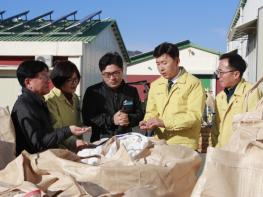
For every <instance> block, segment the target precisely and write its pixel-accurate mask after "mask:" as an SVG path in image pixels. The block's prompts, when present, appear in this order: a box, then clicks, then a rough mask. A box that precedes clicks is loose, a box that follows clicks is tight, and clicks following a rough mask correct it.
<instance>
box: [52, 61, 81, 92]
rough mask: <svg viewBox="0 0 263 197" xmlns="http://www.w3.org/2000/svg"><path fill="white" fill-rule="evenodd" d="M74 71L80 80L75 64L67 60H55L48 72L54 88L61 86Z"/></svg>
mask: <svg viewBox="0 0 263 197" xmlns="http://www.w3.org/2000/svg"><path fill="white" fill-rule="evenodd" d="M74 73H76V75H77V77H78V80H80V73H79V70H78V68H77V66H76V65H75V64H74V63H72V62H71V61H68V60H61V61H56V62H55V64H54V68H53V70H52V71H51V73H50V79H51V81H52V83H53V85H54V86H55V87H56V88H61V87H62V86H63V85H64V83H65V82H66V81H67V80H68V79H70V78H71V77H72V75H73V74H74Z"/></svg>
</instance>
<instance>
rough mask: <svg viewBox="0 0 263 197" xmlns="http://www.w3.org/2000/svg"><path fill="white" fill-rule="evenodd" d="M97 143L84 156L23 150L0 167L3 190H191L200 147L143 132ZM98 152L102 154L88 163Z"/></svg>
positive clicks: (188, 192)
mask: <svg viewBox="0 0 263 197" xmlns="http://www.w3.org/2000/svg"><path fill="white" fill-rule="evenodd" d="M97 145H98V144H97ZM97 145H96V146H95V147H92V148H91V149H92V150H85V151H84V150H83V151H81V152H79V155H80V156H79V155H77V154H74V153H72V152H70V151H67V150H59V149H54V150H47V151H45V152H42V153H39V154H29V153H27V152H25V151H24V152H22V154H21V155H19V156H18V157H17V158H16V159H15V160H14V161H12V162H11V163H9V164H8V165H7V167H6V168H5V169H4V170H2V171H0V195H3V196H4V195H12V194H14V193H20V194H22V193H23V194H25V193H27V192H32V191H36V190H37V191H40V196H44V195H48V196H147V195H148V196H180V197H184V196H190V195H191V192H192V190H193V187H194V185H195V183H196V181H197V176H196V173H197V171H198V169H199V167H200V162H201V159H200V157H199V155H198V153H197V152H195V151H193V150H191V149H189V148H187V147H184V146H180V145H167V144H166V143H165V141H158V140H157V141H156V140H153V139H148V138H146V137H145V136H142V135H140V134H127V135H122V136H115V137H113V138H111V139H108V140H107V141H106V142H105V143H104V144H103V145H102V144H101V146H100V145H98V146H97ZM93 151H94V152H93ZM84 153H85V154H84ZM94 153H96V154H94ZM95 156H96V157H97V158H99V159H98V160H96V161H95V162H94V160H93V161H92V162H91V164H87V163H90V161H89V158H93V157H95ZM84 157H85V158H84ZM81 161H82V162H81ZM83 162H87V163H83Z"/></svg>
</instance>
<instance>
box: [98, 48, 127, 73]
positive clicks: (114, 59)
mask: <svg viewBox="0 0 263 197" xmlns="http://www.w3.org/2000/svg"><path fill="white" fill-rule="evenodd" d="M111 64H115V65H116V66H118V67H119V68H121V69H123V61H122V58H121V56H120V55H119V53H117V52H114V53H106V54H105V55H103V56H102V57H101V58H100V61H99V68H100V71H101V72H102V71H103V70H105V68H106V67H107V66H108V65H111Z"/></svg>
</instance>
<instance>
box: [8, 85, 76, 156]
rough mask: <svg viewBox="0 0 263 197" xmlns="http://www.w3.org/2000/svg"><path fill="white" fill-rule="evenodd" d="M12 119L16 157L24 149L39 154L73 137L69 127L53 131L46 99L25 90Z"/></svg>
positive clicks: (18, 100)
mask: <svg viewBox="0 0 263 197" xmlns="http://www.w3.org/2000/svg"><path fill="white" fill-rule="evenodd" d="M11 117H12V120H13V123H14V126H15V132H16V155H19V154H20V153H21V152H22V151H23V150H24V149H25V150H26V151H28V152H29V153H37V152H40V151H44V150H46V149H48V148H57V147H58V144H59V143H61V142H62V141H64V140H65V139H66V138H67V137H69V136H71V135H72V134H71V131H70V129H69V127H64V128H61V129H55V130H54V129H53V128H52V124H51V119H50V116H49V112H48V108H47V105H46V103H45V101H44V99H43V98H42V97H41V96H39V95H37V94H35V93H33V92H32V91H30V90H28V89H26V88H23V89H22V95H20V96H19V97H18V99H17V101H16V103H15V105H14V107H13V110H12V113H11Z"/></svg>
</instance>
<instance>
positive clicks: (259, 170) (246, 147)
mask: <svg viewBox="0 0 263 197" xmlns="http://www.w3.org/2000/svg"><path fill="white" fill-rule="evenodd" d="M262 79H263V78H262ZM258 84H259V83H257V84H256V85H255V86H254V87H253V88H252V90H251V91H249V93H248V94H247V95H246V97H245V98H246V102H245V105H247V97H248V96H249V94H251V93H252V92H253V90H254V89H255V87H256V86H257V85H258ZM233 131H234V132H233V135H232V136H231V138H230V140H229V142H228V144H226V145H225V146H224V147H223V148H221V149H219V148H209V149H208V152H207V156H206V162H205V167H204V171H203V173H202V175H201V176H200V178H199V179H198V182H197V184H196V186H195V188H194V190H193V193H192V197H200V196H202V197H205V196H213V197H216V196H218V197H221V196H224V197H233V196H238V197H247V196H253V197H261V196H263V144H262V141H263V98H262V99H261V100H260V101H259V102H258V104H257V107H256V109H255V111H253V112H246V113H242V114H238V115H236V116H234V119H233Z"/></svg>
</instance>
